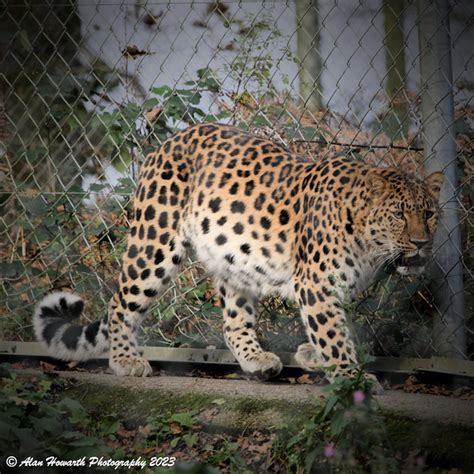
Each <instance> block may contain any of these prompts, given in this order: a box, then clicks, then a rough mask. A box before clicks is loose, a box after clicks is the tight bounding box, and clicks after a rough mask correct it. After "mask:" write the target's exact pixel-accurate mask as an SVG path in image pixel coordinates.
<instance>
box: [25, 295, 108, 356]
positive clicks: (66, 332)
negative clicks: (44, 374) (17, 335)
mask: <svg viewBox="0 0 474 474" xmlns="http://www.w3.org/2000/svg"><path fill="white" fill-rule="evenodd" d="M83 308H84V302H83V301H82V300H81V298H80V297H79V296H77V295H74V294H72V293H65V292H56V293H51V294H49V295H48V296H46V297H45V298H43V299H42V300H41V301H40V302H39V303H38V305H37V306H36V308H35V313H34V316H33V325H34V329H35V335H36V339H37V340H38V341H39V342H40V343H41V344H43V345H44V346H45V347H46V350H47V351H48V353H49V354H51V356H52V357H55V358H57V359H62V360H66V361H83V360H87V359H93V358H94V357H99V356H102V355H104V353H106V352H107V350H108V348H109V333H108V325H107V316H105V317H104V318H102V319H101V320H99V321H95V322H93V323H90V324H87V325H80V324H75V323H74V321H75V320H76V319H77V318H79V316H80V315H81V313H82V309H83Z"/></svg>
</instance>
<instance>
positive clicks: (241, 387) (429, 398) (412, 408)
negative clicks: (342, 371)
mask: <svg viewBox="0 0 474 474" xmlns="http://www.w3.org/2000/svg"><path fill="white" fill-rule="evenodd" d="M58 374H59V376H60V377H62V378H66V379H75V380H77V381H78V382H80V383H84V384H93V385H99V386H100V385H106V386H118V387H121V388H129V389H133V390H134V391H138V392H145V391H155V390H156V391H157V392H161V393H168V394H170V395H172V394H179V395H180V396H183V395H186V394H198V395H199V394H201V395H210V396H212V397H213V398H218V397H247V398H249V397H250V398H255V399H259V400H265V401H271V400H275V401H279V402H285V401H287V402H291V403H296V404H298V403H305V402H310V401H311V400H313V399H314V398H315V397H321V396H322V395H323V392H322V388H321V386H317V385H313V384H311V385H304V384H295V385H288V384H279V383H270V382H267V383H263V382H258V381H248V380H233V379H231V380H229V379H209V378H195V377H182V376H167V375H164V376H157V377H148V378H135V377H123V378H121V377H116V376H115V375H110V374H102V373H101V374H96V373H88V372H58ZM376 399H377V401H378V402H379V404H380V406H381V407H382V409H383V410H385V411H387V412H391V413H395V414H400V415H401V416H405V417H408V418H413V419H418V420H425V421H433V422H437V423H441V424H445V425H460V426H466V427H474V401H473V400H461V399H459V398H454V397H445V396H439V395H425V394H415V393H405V392H403V391H395V390H386V391H385V392H384V393H383V394H382V395H377V396H376Z"/></svg>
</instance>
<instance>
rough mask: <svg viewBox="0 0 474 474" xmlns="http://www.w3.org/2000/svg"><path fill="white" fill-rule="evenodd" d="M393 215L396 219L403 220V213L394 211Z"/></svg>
mask: <svg viewBox="0 0 474 474" xmlns="http://www.w3.org/2000/svg"><path fill="white" fill-rule="evenodd" d="M392 214H393V217H395V219H403V211H394V212H393V213H392Z"/></svg>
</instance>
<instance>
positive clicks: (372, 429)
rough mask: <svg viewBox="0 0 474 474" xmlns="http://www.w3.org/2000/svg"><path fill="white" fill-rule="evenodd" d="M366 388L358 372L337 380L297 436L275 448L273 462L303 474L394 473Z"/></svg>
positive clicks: (379, 420) (368, 385) (380, 422)
mask: <svg viewBox="0 0 474 474" xmlns="http://www.w3.org/2000/svg"><path fill="white" fill-rule="evenodd" d="M371 385H372V384H371V382H370V381H369V380H367V379H366V378H365V377H364V372H363V371H362V370H358V372H357V375H356V376H355V377H354V378H348V377H337V378H336V380H335V382H334V383H333V384H331V385H330V386H328V387H327V389H326V396H325V398H324V401H323V402H322V403H321V402H319V401H318V402H317V403H316V404H315V408H314V414H312V415H311V416H310V417H309V419H308V421H307V422H306V423H305V424H304V426H303V427H302V428H301V430H300V431H299V432H298V433H297V434H295V435H294V436H292V437H290V438H289V439H288V438H286V439H285V437H281V438H280V440H279V441H278V442H277V443H275V448H274V449H275V456H276V457H278V458H283V459H285V460H286V463H287V464H288V465H289V466H290V467H291V468H292V469H296V470H303V469H304V472H308V473H309V472H351V473H355V472H360V473H365V472H372V473H379V472H385V473H390V472H397V466H396V462H395V459H394V458H393V457H392V456H391V453H390V451H389V450H388V448H387V439H386V434H385V428H384V423H383V419H382V417H381V415H380V413H379V409H378V406H377V403H376V402H375V400H374V398H373V396H372V393H371Z"/></svg>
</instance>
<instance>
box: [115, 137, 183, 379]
mask: <svg viewBox="0 0 474 474" xmlns="http://www.w3.org/2000/svg"><path fill="white" fill-rule="evenodd" d="M165 147H166V143H165V145H164V146H163V147H162V149H161V150H163V148H165ZM165 151H166V148H165ZM165 151H158V152H157V153H156V154H154V155H150V156H148V157H147V161H146V163H145V164H144V166H143V169H142V171H141V179H140V184H139V187H138V189H137V192H136V195H135V200H134V208H135V212H134V216H133V221H132V227H131V232H130V235H129V237H128V244H127V250H126V252H125V254H124V257H123V262H122V271H121V275H120V279H119V289H118V291H117V292H116V293H115V295H114V296H113V297H112V299H111V301H110V304H109V337H110V359H109V364H110V367H111V368H112V370H113V371H114V372H115V373H116V374H117V375H120V376H125V375H134V376H147V375H149V374H150V373H151V367H150V364H149V363H148V361H146V360H145V359H144V358H142V357H141V356H140V354H139V353H138V349H137V340H136V333H137V330H138V326H139V324H140V320H141V319H142V316H143V315H144V313H145V312H146V311H147V309H148V308H149V306H150V304H151V303H152V302H153V300H154V299H155V298H156V297H157V296H159V295H160V294H162V293H163V291H164V290H165V289H166V288H167V286H168V285H169V284H170V283H171V282H172V280H173V278H174V277H175V275H176V273H177V272H178V270H179V269H180V267H181V262H182V261H183V259H184V258H185V257H186V254H187V247H188V243H187V241H186V240H185V239H184V238H183V237H182V236H181V235H180V227H181V225H182V209H183V207H184V204H185V199H186V196H187V194H188V192H189V190H188V185H187V182H186V181H183V175H181V178H180V176H179V175H178V176H177V173H175V172H174V171H173V167H172V165H171V160H172V158H171V155H172V153H173V150H172V149H171V150H170V151H169V153H168V154H166V153H165ZM173 156H174V155H173Z"/></svg>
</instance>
